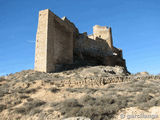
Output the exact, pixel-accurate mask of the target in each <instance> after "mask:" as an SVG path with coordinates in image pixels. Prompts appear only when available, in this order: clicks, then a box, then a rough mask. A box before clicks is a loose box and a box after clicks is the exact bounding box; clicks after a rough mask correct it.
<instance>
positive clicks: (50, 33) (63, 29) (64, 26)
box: [35, 9, 74, 72]
mask: <svg viewBox="0 0 160 120" xmlns="http://www.w3.org/2000/svg"><path fill="white" fill-rule="evenodd" d="M64 20H65V19H64ZM73 31H74V30H73V28H72V26H71V24H70V23H67V22H66V21H63V20H62V19H60V18H59V17H57V16H56V15H55V14H53V13H52V12H51V11H49V10H48V9H47V10H43V11H40V13H39V24H38V30H37V38H36V55H35V70H38V71H43V72H52V71H54V70H55V67H56V66H55V65H56V64H69V63H72V61H73Z"/></svg>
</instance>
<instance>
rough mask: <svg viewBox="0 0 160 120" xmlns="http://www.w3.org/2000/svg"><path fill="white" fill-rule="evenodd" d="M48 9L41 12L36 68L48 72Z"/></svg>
mask: <svg viewBox="0 0 160 120" xmlns="http://www.w3.org/2000/svg"><path fill="white" fill-rule="evenodd" d="M47 34H48V10H44V11H40V12H39V21H38V30H37V35H36V50H35V70H36V71H42V72H47V71H46V68H47V38H48V35H47Z"/></svg>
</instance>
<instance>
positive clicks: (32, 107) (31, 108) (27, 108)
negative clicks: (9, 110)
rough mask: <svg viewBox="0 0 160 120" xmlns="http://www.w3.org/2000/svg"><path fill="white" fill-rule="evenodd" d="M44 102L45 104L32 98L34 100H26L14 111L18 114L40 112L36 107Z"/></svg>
mask: <svg viewBox="0 0 160 120" xmlns="http://www.w3.org/2000/svg"><path fill="white" fill-rule="evenodd" d="M44 104H45V102H44V101H40V100H34V101H31V102H26V103H24V104H23V105H24V106H22V107H19V108H16V109H15V112H17V113H20V114H29V113H30V114H34V113H38V112H40V110H38V108H37V107H40V106H42V105H44Z"/></svg>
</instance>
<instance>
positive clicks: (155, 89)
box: [0, 66, 160, 120]
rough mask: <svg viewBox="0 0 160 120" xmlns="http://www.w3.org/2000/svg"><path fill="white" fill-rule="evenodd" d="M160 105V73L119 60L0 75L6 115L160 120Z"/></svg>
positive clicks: (48, 119) (0, 115)
mask: <svg viewBox="0 0 160 120" xmlns="http://www.w3.org/2000/svg"><path fill="white" fill-rule="evenodd" d="M159 106H160V76H153V75H149V74H147V73H138V74H135V75H132V74H129V73H128V72H127V71H126V70H125V69H124V68H123V67H118V66H116V67H106V66H94V67H81V68H77V69H73V70H66V71H63V72H57V73H43V72H36V71H33V70H25V71H21V72H17V73H15V74H10V75H8V76H2V77H0V119H1V120H118V119H122V118H123V119H124V120H125V119H128V118H129V117H130V118H131V117H133V116H129V115H132V114H133V115H137V114H144V115H152V116H150V118H149V117H148V118H147V119H148V120H150V119H151V117H152V118H153V117H154V118H155V119H157V120H159V118H158V117H160V107H159ZM156 115H157V116H156ZM134 119H136V118H134ZM144 119H145V120H147V119H146V118H144ZM142 120H143V119H142Z"/></svg>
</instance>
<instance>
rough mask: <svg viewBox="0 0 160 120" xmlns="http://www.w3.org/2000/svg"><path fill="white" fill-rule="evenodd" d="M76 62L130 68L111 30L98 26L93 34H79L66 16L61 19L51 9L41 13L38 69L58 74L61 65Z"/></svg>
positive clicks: (36, 58) (37, 43)
mask: <svg viewBox="0 0 160 120" xmlns="http://www.w3.org/2000/svg"><path fill="white" fill-rule="evenodd" d="M76 60H80V61H82V63H84V62H88V63H91V62H94V64H101V65H106V66H107V65H110V66H115V65H118V66H123V67H125V68H126V64H125V60H124V59H123V56H122V50H121V49H118V48H116V47H114V46H113V40H112V31H111V28H108V27H105V26H99V25H95V26H94V27H93V34H92V35H87V33H86V32H85V33H79V31H78V29H77V28H76V26H75V25H74V24H73V23H72V22H70V21H69V20H68V19H67V18H66V17H63V18H62V19H61V18H59V17H58V16H56V15H55V14H54V13H52V12H51V11H50V10H49V9H46V10H42V11H40V12H39V22H38V30H37V35H36V50H35V70H36V71H41V72H54V71H56V70H57V69H59V67H60V66H61V65H65V64H67V65H72V64H76Z"/></svg>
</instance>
